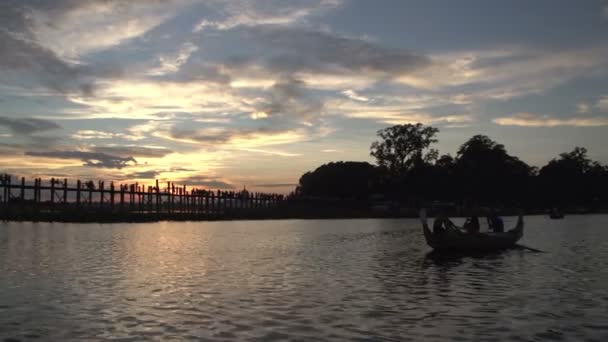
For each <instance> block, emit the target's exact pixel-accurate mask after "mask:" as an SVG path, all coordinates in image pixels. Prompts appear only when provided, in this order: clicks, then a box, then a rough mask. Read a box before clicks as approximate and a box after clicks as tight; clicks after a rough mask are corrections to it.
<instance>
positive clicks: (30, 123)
mask: <svg viewBox="0 0 608 342" xmlns="http://www.w3.org/2000/svg"><path fill="white" fill-rule="evenodd" d="M0 126H4V127H6V128H8V129H9V130H10V131H11V132H13V133H15V134H25V135H31V134H35V133H39V132H45V131H51V130H55V129H60V128H61V126H59V125H58V124H57V123H55V122H53V121H49V120H44V119H34V118H22V119H14V118H7V117H2V116H0Z"/></svg>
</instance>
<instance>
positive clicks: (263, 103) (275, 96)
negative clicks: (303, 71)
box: [254, 77, 323, 126]
mask: <svg viewBox="0 0 608 342" xmlns="http://www.w3.org/2000/svg"><path fill="white" fill-rule="evenodd" d="M255 107H256V111H255V112H254V114H255V113H258V114H257V116H258V118H259V119H267V120H268V121H270V123H271V124H273V126H276V125H279V126H280V125H282V124H285V123H294V122H295V123H304V124H307V125H311V124H313V122H314V121H315V119H316V118H318V116H319V115H320V114H321V110H322V108H323V105H322V103H321V101H320V100H319V99H317V98H315V97H313V96H310V95H308V94H307V93H306V85H305V83H304V82H302V81H300V80H297V79H294V78H291V77H288V78H285V79H281V80H279V81H277V82H276V83H275V84H274V85H273V86H272V87H271V88H270V89H269V91H268V93H267V94H266V96H265V98H264V99H262V100H260V101H259V102H258V103H257V104H256V105H255ZM260 113H263V114H264V115H260ZM260 116H261V117H260Z"/></svg>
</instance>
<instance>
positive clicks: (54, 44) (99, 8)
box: [19, 0, 190, 59]
mask: <svg viewBox="0 0 608 342" xmlns="http://www.w3.org/2000/svg"><path fill="white" fill-rule="evenodd" d="M189 2H190V1H185V0H168V1H97V0H81V1H75V0H54V1H52V4H51V3H48V2H46V1H29V3H27V4H26V1H21V3H22V4H20V9H19V10H20V12H22V13H24V14H23V15H24V16H26V17H27V20H28V24H29V25H28V28H29V29H30V30H31V31H32V33H33V35H34V36H35V37H36V39H37V40H38V41H39V42H41V43H42V44H44V45H45V46H46V47H47V48H48V49H50V50H52V51H54V52H55V53H56V54H57V55H59V56H62V58H68V59H74V58H78V57H80V56H81V55H84V54H87V53H90V52H94V51H99V50H103V49H107V48H110V47H113V46H117V45H119V44H123V43H125V42H126V41H128V40H131V39H133V38H136V37H140V36H142V35H143V34H145V33H146V32H149V31H150V30H152V29H153V28H155V27H157V26H159V25H160V24H162V23H163V22H165V21H167V20H168V19H170V18H172V17H174V16H175V15H177V13H179V11H180V10H183V9H184V8H185V7H186V6H188V5H189ZM83 18H86V20H83Z"/></svg>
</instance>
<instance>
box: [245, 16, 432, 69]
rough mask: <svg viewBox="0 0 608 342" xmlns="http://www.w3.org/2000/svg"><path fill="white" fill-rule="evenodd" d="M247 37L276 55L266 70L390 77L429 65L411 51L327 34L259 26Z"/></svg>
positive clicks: (423, 57)
mask: <svg viewBox="0 0 608 342" xmlns="http://www.w3.org/2000/svg"><path fill="white" fill-rule="evenodd" d="M249 34H250V35H251V36H252V37H253V38H254V39H256V40H257V41H259V42H261V43H263V44H265V45H267V46H269V47H272V48H274V49H277V50H278V51H279V52H280V53H279V54H275V55H273V56H271V58H269V60H268V61H267V62H266V63H267V64H268V65H267V66H268V67H269V68H272V69H274V70H276V71H280V72H312V73H336V74H340V73H344V72H350V73H367V74H374V75H376V76H377V77H389V78H391V77H393V76H394V75H403V74H407V73H410V72H413V71H415V70H419V69H423V68H426V67H428V66H429V65H430V64H431V60H430V59H429V58H428V57H427V56H425V55H423V54H420V53H416V52H414V51H410V50H407V49H401V48H387V47H382V46H379V45H376V44H373V43H371V42H368V41H365V40H362V39H355V38H349V37H342V36H338V35H334V34H331V33H328V32H321V31H311V30H305V29H301V28H290V27H259V28H255V29H252V30H251V31H250V32H249Z"/></svg>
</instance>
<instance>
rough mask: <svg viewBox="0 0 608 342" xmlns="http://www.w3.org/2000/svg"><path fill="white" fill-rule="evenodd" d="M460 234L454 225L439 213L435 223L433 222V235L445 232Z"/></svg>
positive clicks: (443, 214)
mask: <svg viewBox="0 0 608 342" xmlns="http://www.w3.org/2000/svg"><path fill="white" fill-rule="evenodd" d="M454 231H457V232H460V231H459V229H458V228H457V227H456V225H455V224H454V223H453V222H452V221H450V219H449V218H448V217H447V215H446V214H445V213H444V212H439V213H438V215H437V217H435V221H434V222H433V233H434V234H445V233H447V232H454Z"/></svg>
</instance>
